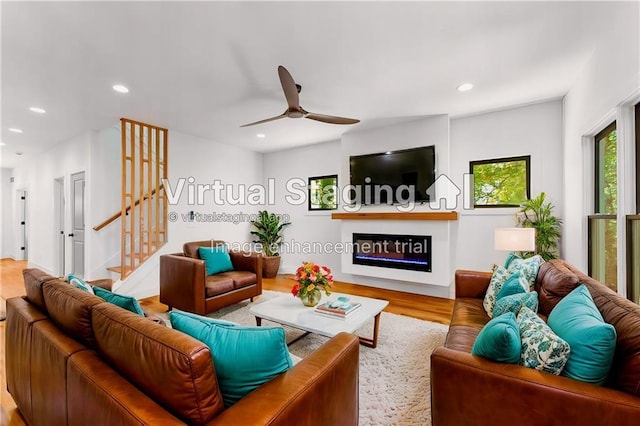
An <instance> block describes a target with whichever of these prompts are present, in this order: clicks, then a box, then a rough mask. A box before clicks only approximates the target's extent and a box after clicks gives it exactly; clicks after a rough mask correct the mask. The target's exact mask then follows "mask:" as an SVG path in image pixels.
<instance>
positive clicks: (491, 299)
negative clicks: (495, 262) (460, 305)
mask: <svg viewBox="0 0 640 426" xmlns="http://www.w3.org/2000/svg"><path fill="white" fill-rule="evenodd" d="M509 276H510V274H509V273H508V272H507V270H506V268H503V267H502V266H498V267H497V268H496V269H495V270H494V271H493V274H492V275H491V281H489V286H488V287H487V291H486V293H485V295H484V300H483V301H482V306H483V307H484V310H485V312H486V313H487V315H489V318H491V317H492V316H493V307H494V306H495V304H496V300H497V296H498V293H500V290H502V286H503V285H504V283H505V281H507V278H509Z"/></svg>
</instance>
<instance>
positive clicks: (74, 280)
mask: <svg viewBox="0 0 640 426" xmlns="http://www.w3.org/2000/svg"><path fill="white" fill-rule="evenodd" d="M67 281H69V284H71V285H72V286H74V287H76V288H79V289H80V290H83V291H86V292H87V293H91V294H95V293H94V292H93V289H92V288H91V286H90V285H89V284H87V283H86V282H85V281H84V280H83V279H82V278H80V277H76V276H75V275H73V274H69V277H68V278H67Z"/></svg>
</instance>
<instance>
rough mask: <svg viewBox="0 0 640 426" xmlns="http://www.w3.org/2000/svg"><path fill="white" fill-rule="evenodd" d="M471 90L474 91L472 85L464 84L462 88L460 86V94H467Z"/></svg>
mask: <svg viewBox="0 0 640 426" xmlns="http://www.w3.org/2000/svg"><path fill="white" fill-rule="evenodd" d="M471 89H473V84H471V83H462V84H461V85H460V86H458V91H459V92H466V91H467V90H471Z"/></svg>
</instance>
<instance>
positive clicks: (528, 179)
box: [469, 155, 531, 209]
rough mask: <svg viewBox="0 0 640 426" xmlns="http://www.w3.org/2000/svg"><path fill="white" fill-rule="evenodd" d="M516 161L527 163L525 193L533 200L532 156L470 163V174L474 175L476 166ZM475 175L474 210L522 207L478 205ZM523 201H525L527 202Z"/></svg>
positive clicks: (513, 205) (528, 198)
mask: <svg viewBox="0 0 640 426" xmlns="http://www.w3.org/2000/svg"><path fill="white" fill-rule="evenodd" d="M516 161H524V162H525V180H526V182H525V192H526V199H525V200H530V199H531V155H520V156H517V157H503V158H491V159H487V160H476V161H469V173H470V174H472V175H473V174H474V173H473V168H474V167H475V166H482V165H485V164H494V163H511V162H516ZM475 182H476V181H475V175H474V183H473V185H474V188H473V193H474V194H473V208H474V209H487V208H514V207H520V204H476V197H475ZM525 200H523V201H525Z"/></svg>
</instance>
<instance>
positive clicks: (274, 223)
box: [251, 210, 291, 278]
mask: <svg viewBox="0 0 640 426" xmlns="http://www.w3.org/2000/svg"><path fill="white" fill-rule="evenodd" d="M251 225H252V226H253V227H254V228H255V231H251V235H253V236H255V237H256V239H255V240H253V242H254V243H259V244H260V247H261V248H262V256H263V259H262V276H263V277H264V278H273V277H275V276H276V275H277V274H278V269H279V268H280V246H281V245H282V239H283V237H282V229H283V228H284V227H285V226H287V225H291V222H282V223H281V222H280V215H277V214H275V213H269V212H268V211H266V210H262V211H259V212H258V220H254V221H252V222H251Z"/></svg>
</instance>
